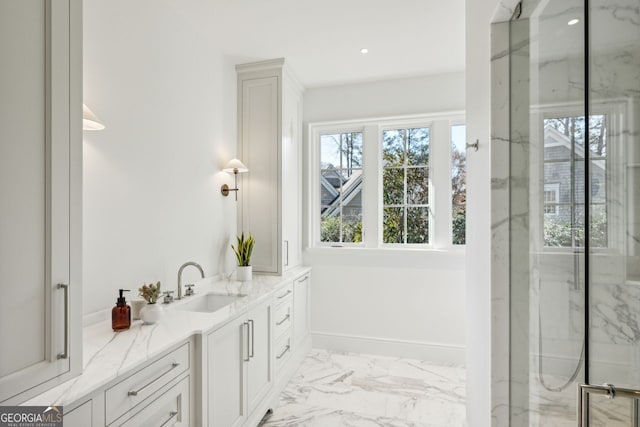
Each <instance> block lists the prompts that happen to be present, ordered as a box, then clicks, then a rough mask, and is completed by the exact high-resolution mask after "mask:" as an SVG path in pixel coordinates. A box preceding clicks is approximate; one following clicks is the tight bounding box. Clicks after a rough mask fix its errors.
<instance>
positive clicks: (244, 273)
mask: <svg viewBox="0 0 640 427" xmlns="http://www.w3.org/2000/svg"><path fill="white" fill-rule="evenodd" d="M252 278H253V269H252V268H251V266H250V265H247V266H245V267H240V266H238V270H236V279H238V280H239V281H240V282H248V281H250V280H251V279H252Z"/></svg>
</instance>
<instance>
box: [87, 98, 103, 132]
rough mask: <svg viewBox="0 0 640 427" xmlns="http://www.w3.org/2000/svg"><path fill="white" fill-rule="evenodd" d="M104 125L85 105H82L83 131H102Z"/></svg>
mask: <svg viewBox="0 0 640 427" xmlns="http://www.w3.org/2000/svg"><path fill="white" fill-rule="evenodd" d="M102 129H104V125H103V124H102V122H101V121H100V119H98V118H97V117H96V115H95V114H93V111H91V110H90V109H89V107H87V106H86V105H85V104H82V130H102Z"/></svg>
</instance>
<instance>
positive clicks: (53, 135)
mask: <svg viewBox="0 0 640 427" xmlns="http://www.w3.org/2000/svg"><path fill="white" fill-rule="evenodd" d="M81 6H82V2H81V0H56V1H49V0H29V1H2V2H0V58H2V66H1V67H0V295H1V297H0V343H1V344H0V405H8V404H15V403H20V402H23V401H25V400H27V399H28V398H30V397H32V396H35V395H36V394H38V393H41V392H43V391H45V390H46V389H48V388H51V387H53V386H55V385H56V384H58V383H60V382H62V381H66V380H68V379H70V378H71V377H72V376H75V375H77V374H78V373H80V371H81V369H82V346H81V337H82V331H81V326H82V317H81V316H82V307H81V304H82V296H81V289H80V287H81V231H82V218H81V213H82V204H81V195H82V188H81V181H82V145H81V144H82V113H81V111H82V8H81Z"/></svg>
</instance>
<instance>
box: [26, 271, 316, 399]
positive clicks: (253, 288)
mask: <svg viewBox="0 0 640 427" xmlns="http://www.w3.org/2000/svg"><path fill="white" fill-rule="evenodd" d="M309 270H310V269H309V268H308V267H298V268H294V269H292V270H290V271H288V272H286V273H285V274H284V275H282V276H260V275H254V278H253V280H252V281H251V282H237V281H235V280H217V281H214V280H211V279H204V280H201V281H199V282H196V284H197V286H196V292H197V294H196V295H195V296H193V297H188V298H185V299H184V300H182V301H178V302H174V303H172V304H169V305H163V308H164V316H163V317H162V319H161V320H160V321H159V322H158V323H156V324H153V325H144V324H142V321H140V320H137V321H134V322H132V324H131V328H130V329H129V330H127V331H123V332H114V331H113V330H112V329H111V321H110V320H109V321H102V322H99V323H96V324H93V325H91V326H87V327H85V328H83V366H84V368H83V372H82V374H81V375H80V376H78V377H75V378H74V379H72V380H69V381H67V382H65V383H64V384H61V385H59V386H57V387H55V388H53V389H51V390H49V391H47V392H45V393H43V394H41V395H39V396H37V397H35V398H33V399H31V400H29V401H27V402H25V403H24V405H45V406H49V405H52V406H53V405H55V406H59V405H63V406H66V405H70V404H73V403H74V402H76V401H77V400H79V399H81V398H83V397H84V396H87V395H88V394H91V393H92V392H94V391H96V390H98V389H99V388H101V387H103V386H105V385H106V384H108V383H109V382H111V381H113V380H115V379H116V378H118V377H119V376H121V375H124V374H126V373H128V372H131V371H134V370H136V369H137V368H139V367H141V366H143V365H144V364H145V363H146V362H147V361H149V360H150V359H152V358H154V357H156V356H158V355H160V354H162V353H163V352H165V351H167V350H169V349H171V348H172V347H174V346H175V345H176V344H178V343H180V342H182V341H184V340H186V339H188V338H190V337H191V336H193V335H195V334H204V333H207V332H210V331H212V330H215V329H217V328H219V327H221V326H223V325H224V324H226V323H228V322H229V321H231V320H233V319H235V318H237V317H238V316H240V315H242V314H243V313H245V312H247V311H248V310H249V309H250V308H251V307H253V306H254V305H256V304H259V303H260V302H261V301H263V300H264V299H265V298H268V297H269V296H270V295H271V294H272V293H273V292H274V291H275V290H276V289H278V288H279V287H281V286H282V285H284V284H285V283H288V282H289V281H292V280H293V279H295V278H296V277H298V276H300V275H301V274H304V273H305V272H308V271H309ZM208 293H215V294H222V295H238V294H242V295H247V296H246V297H245V298H239V299H238V300H237V301H236V302H234V303H232V304H231V305H228V306H226V307H224V308H222V309H220V310H217V311H215V312H213V313H200V312H190V311H182V310H179V309H178V310H177V309H176V308H178V307H179V306H180V305H181V304H184V303H187V302H188V301H192V300H193V299H195V298H198V297H199V296H204V295H206V294H208Z"/></svg>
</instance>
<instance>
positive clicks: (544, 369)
mask: <svg viewBox="0 0 640 427" xmlns="http://www.w3.org/2000/svg"><path fill="white" fill-rule="evenodd" d="M584 19H585V16H584V1H583V0H563V1H557V0H556V1H552V0H551V1H525V2H523V3H522V10H521V14H520V16H519V18H517V19H514V20H513V21H512V22H511V25H510V56H509V58H510V76H511V77H510V80H511V81H510V92H511V100H510V110H511V111H510V130H511V149H510V153H511V154H510V156H511V158H510V168H511V172H510V175H511V180H510V182H511V188H510V194H511V202H510V203H511V206H510V211H511V212H510V214H511V225H510V227H511V230H510V234H511V267H510V269H511V272H510V274H511V292H510V295H511V387H510V403H511V404H510V422H511V425H512V426H565V425H566V426H575V425H576V420H577V417H576V405H577V401H576V395H577V387H578V384H579V383H581V382H584V379H585V377H584V369H585V365H584V354H585V344H584V337H585V330H584V316H585V304H584V301H585V274H584V268H585V257H584V254H585V211H587V210H588V208H587V206H586V204H587V203H589V201H587V200H585V184H586V181H585V166H586V161H587V160H586V157H587V156H586V155H585V150H586V145H587V142H586V138H587V134H588V128H590V127H597V126H599V123H598V118H591V119H588V120H587V119H586V104H585V87H586V80H585V54H584V52H585V41H584ZM569 22H571V25H569V24H568V23H569ZM605 190H606V189H603V192H604V191H605Z"/></svg>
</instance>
